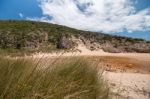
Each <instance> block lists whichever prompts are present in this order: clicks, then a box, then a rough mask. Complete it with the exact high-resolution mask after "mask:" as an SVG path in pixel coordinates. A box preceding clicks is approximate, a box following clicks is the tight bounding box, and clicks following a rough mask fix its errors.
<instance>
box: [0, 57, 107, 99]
mask: <svg viewBox="0 0 150 99" xmlns="http://www.w3.org/2000/svg"><path fill="white" fill-rule="evenodd" d="M50 60H51V59H50ZM50 60H49V61H50ZM41 61H42V59H24V58H20V59H16V58H4V57H0V99H107V98H108V94H109V90H108V88H107V85H106V84H104V81H103V79H102V77H101V76H100V75H98V71H97V69H96V68H94V67H93V66H91V65H92V64H90V63H89V62H88V61H86V59H81V58H69V59H66V58H65V59H63V58H62V59H60V58H59V57H58V58H57V59H53V60H51V62H50V63H48V64H47V63H45V62H44V63H42V62H41ZM40 63H42V64H40Z"/></svg>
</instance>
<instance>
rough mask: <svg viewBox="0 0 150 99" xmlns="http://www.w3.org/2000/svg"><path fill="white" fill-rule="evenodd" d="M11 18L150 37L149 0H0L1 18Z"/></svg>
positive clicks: (148, 38) (130, 35)
mask: <svg viewBox="0 0 150 99" xmlns="http://www.w3.org/2000/svg"><path fill="white" fill-rule="evenodd" d="M8 19H9V20H34V21H43V22H49V23H54V24H60V25H65V26H68V27H72V28H76V29H80V30H86V31H95V32H102V33H109V34H115V35H121V36H128V37H135V38H144V39H147V40H150V0H0V20H8Z"/></svg>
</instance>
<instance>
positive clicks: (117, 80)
mask: <svg viewBox="0 0 150 99" xmlns="http://www.w3.org/2000/svg"><path fill="white" fill-rule="evenodd" d="M77 49H78V51H77V52H61V53H36V54H34V55H32V56H31V57H33V58H41V57H42V58H45V57H56V56H57V57H58V56H63V57H66V56H67V57H68V56H99V57H104V56H109V57H112V56H113V57H126V58H131V59H134V60H136V61H137V63H139V65H141V66H146V67H147V68H150V54H147V53H143V54H142V53H107V52H104V51H103V50H97V51H90V50H88V49H87V48H86V47H85V46H84V45H82V44H81V45H79V46H78V48H77ZM143 64H144V65H143ZM103 76H104V78H105V79H106V81H108V84H109V86H110V88H111V90H112V92H114V93H115V94H119V95H120V97H119V98H117V97H115V98H114V99H116V98H117V99H150V73H147V72H146V73H141V72H138V73H133V72H123V73H121V72H110V71H105V73H104V74H103Z"/></svg>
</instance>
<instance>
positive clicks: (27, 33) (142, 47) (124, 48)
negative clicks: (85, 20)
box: [0, 20, 150, 53]
mask: <svg viewBox="0 0 150 99" xmlns="http://www.w3.org/2000/svg"><path fill="white" fill-rule="evenodd" d="M78 41H80V43H83V44H84V45H85V46H86V47H87V48H88V49H90V50H93V51H95V50H100V49H102V50H103V51H105V52H110V53H121V52H123V53H126V52H132V53H133V52H137V53H150V41H145V40H143V39H133V38H128V37H121V36H112V35H108V34H103V33H96V32H89V31H81V30H76V29H73V28H69V27H65V26H61V25H56V24H50V23H43V22H33V21H11V20H10V21H0V48H1V49H16V50H20V49H21V50H25V51H27V52H28V51H30V52H31V51H32V52H50V51H55V50H57V49H65V50H66V49H67V50H68V49H74V48H76V46H78V45H79V43H77V42H78Z"/></svg>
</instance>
